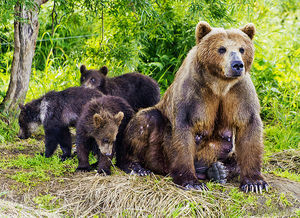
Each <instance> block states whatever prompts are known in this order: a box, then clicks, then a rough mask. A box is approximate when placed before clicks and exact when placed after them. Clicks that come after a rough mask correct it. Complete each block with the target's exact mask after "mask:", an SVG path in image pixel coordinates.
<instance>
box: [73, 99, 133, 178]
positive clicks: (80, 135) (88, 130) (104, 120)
mask: <svg viewBox="0 0 300 218" xmlns="http://www.w3.org/2000/svg"><path fill="white" fill-rule="evenodd" d="M133 114H134V111H133V110H132V108H131V107H130V105H129V104H128V103H127V102H126V101H125V100H124V99H122V98H120V97H116V96H103V97H101V98H97V99H93V100H91V101H90V102H89V103H87V104H86V105H85V106H84V109H83V111H82V113H81V115H80V118H79V120H78V123H77V125H76V149H77V156H78V160H79V165H78V168H77V170H83V171H89V170H90V164H89V159H88V158H89V153H90V151H93V153H94V154H96V155H97V157H98V167H97V171H98V173H105V174H107V175H109V174H110V166H111V158H112V157H113V155H114V153H116V159H117V166H120V167H121V166H122V159H123V158H124V151H123V148H122V138H123V132H124V129H125V127H126V125H127V123H128V122H129V120H130V118H131V117H132V116H133ZM123 117H124V118H123Z"/></svg>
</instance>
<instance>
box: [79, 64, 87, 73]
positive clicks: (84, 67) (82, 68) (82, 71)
mask: <svg viewBox="0 0 300 218" xmlns="http://www.w3.org/2000/svg"><path fill="white" fill-rule="evenodd" d="M85 72H86V66H85V65H84V64H83V65H81V66H80V73H81V74H85Z"/></svg>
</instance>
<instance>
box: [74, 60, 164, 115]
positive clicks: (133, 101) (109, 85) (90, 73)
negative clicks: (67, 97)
mask: <svg viewBox="0 0 300 218" xmlns="http://www.w3.org/2000/svg"><path fill="white" fill-rule="evenodd" d="M80 72H81V77H80V83H81V85H82V86H85V87H91V88H97V89H98V90H100V91H101V92H103V93H104V94H107V95H113V96H119V97H122V98H124V99H125V100H126V101H127V102H128V103H129V104H130V105H131V107H132V108H133V109H134V110H135V111H138V110H139V109H141V108H147V107H151V106H153V105H155V104H156V103H157V102H158V101H159V99H160V90H159V86H158V84H157V82H156V81H155V80H154V79H152V78H150V77H149V76H145V75H143V74H140V73H126V74H123V75H121V76H117V77H112V78H109V77H107V72H108V69H107V67H106V66H104V67H102V68H100V70H87V69H86V67H85V65H82V66H81V67H80Z"/></svg>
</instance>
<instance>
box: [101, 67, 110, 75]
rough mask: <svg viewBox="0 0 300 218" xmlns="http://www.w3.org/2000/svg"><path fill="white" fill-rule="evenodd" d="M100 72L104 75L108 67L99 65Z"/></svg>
mask: <svg viewBox="0 0 300 218" xmlns="http://www.w3.org/2000/svg"><path fill="white" fill-rule="evenodd" d="M100 73H102V74H103V75H104V76H106V75H107V73H108V68H107V66H103V67H101V68H100Z"/></svg>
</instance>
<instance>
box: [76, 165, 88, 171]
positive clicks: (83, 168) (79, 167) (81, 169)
mask: <svg viewBox="0 0 300 218" xmlns="http://www.w3.org/2000/svg"><path fill="white" fill-rule="evenodd" d="M76 172H90V167H81V166H78V167H77V168H76Z"/></svg>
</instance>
